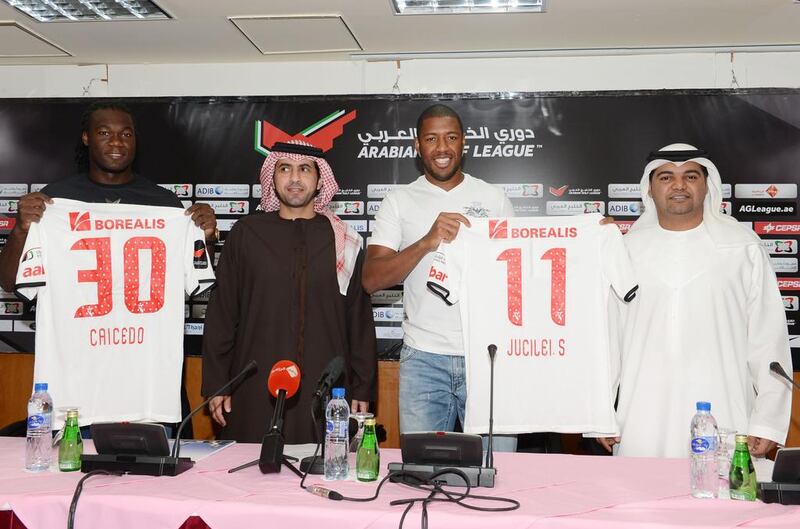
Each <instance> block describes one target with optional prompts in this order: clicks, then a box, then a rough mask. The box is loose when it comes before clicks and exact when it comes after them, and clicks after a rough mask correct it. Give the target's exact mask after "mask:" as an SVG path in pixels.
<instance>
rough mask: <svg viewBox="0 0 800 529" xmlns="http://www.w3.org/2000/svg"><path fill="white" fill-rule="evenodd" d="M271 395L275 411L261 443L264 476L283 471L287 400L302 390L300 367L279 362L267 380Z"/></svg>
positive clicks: (259, 459) (283, 361) (259, 462)
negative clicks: (274, 399)
mask: <svg viewBox="0 0 800 529" xmlns="http://www.w3.org/2000/svg"><path fill="white" fill-rule="evenodd" d="M267 387H268V388H269V392H270V394H272V396H273V397H275V398H276V399H278V400H277V402H276V403H275V411H274V412H273V414H272V421H270V426H269V431H268V432H267V433H266V434H265V435H264V439H262V441H261V455H260V456H259V458H258V468H259V469H261V473H262V474H273V473H275V472H280V471H281V466H282V465H283V445H284V440H283V415H284V409H285V406H286V399H290V398H292V397H294V395H295V393H297V390H298V389H299V388H300V367H298V365H297V364H295V363H294V362H292V361H291V360H279V361H277V362H275V365H273V366H272V370H270V372H269V378H268V379H267Z"/></svg>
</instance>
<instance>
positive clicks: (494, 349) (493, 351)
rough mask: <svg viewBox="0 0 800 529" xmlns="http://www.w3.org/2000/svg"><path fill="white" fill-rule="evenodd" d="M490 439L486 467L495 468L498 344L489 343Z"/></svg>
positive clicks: (487, 444) (487, 445)
mask: <svg viewBox="0 0 800 529" xmlns="http://www.w3.org/2000/svg"><path fill="white" fill-rule="evenodd" d="M487 349H488V350H489V365H490V368H489V441H488V442H487V443H486V468H494V450H493V444H494V443H493V441H494V357H495V355H496V354H497V346H496V345H495V344H489V347H488V348H487Z"/></svg>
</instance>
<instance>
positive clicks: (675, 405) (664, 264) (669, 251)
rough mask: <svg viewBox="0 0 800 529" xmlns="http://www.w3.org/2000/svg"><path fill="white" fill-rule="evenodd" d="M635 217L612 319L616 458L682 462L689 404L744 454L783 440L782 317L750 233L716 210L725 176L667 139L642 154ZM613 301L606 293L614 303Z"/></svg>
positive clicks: (785, 356) (771, 277)
mask: <svg viewBox="0 0 800 529" xmlns="http://www.w3.org/2000/svg"><path fill="white" fill-rule="evenodd" d="M648 162H649V163H648V164H647V166H646V167H645V169H644V174H643V176H642V182H641V193H642V200H643V201H644V207H645V209H644V214H643V215H642V216H641V217H640V218H639V219H638V220H637V221H636V222H635V223H634V224H633V226H632V227H631V230H630V232H629V233H628V234H627V235H626V236H625V244H626V246H627V248H628V251H629V252H630V256H631V262H632V263H633V268H634V270H635V272H636V276H637V278H638V280H639V287H640V288H639V295H638V296H636V299H634V300H633V301H632V302H631V303H630V304H629V305H628V306H624V305H623V304H621V303H619V304H616V307H611V308H612V309H613V310H612V311H611V312H612V313H614V312H617V313H618V316H619V322H618V326H617V330H618V332H619V347H620V348H621V357H620V361H621V364H620V377H619V402H618V406H617V419H618V422H619V427H620V435H619V436H618V437H606V438H601V439H600V443H601V444H603V445H604V446H605V447H606V449H608V450H611V449H612V446H613V445H615V444H618V446H616V447H614V452H615V453H616V454H618V455H625V456H652V457H688V456H689V438H690V436H689V423H690V421H691V418H692V415H693V414H694V413H695V402H697V401H709V402H711V406H712V408H711V412H712V413H713V414H714V416H715V417H716V419H717V423H718V424H719V426H720V427H721V428H733V429H735V430H736V431H737V432H738V433H746V434H747V435H748V444H749V445H750V451H751V453H752V454H753V455H756V456H761V455H764V454H765V453H767V452H768V451H769V450H771V449H772V448H774V447H775V445H776V443H780V444H782V443H784V442H785V440H786V434H787V432H788V428H789V415H790V408H791V390H790V387H789V384H788V383H787V382H786V381H785V380H782V379H781V378H778V377H777V376H776V375H774V374H773V373H771V372H770V370H769V364H770V362H779V363H780V364H781V365H782V366H783V368H784V369H786V370H787V371H789V372H791V367H792V360H791V355H790V350H789V338H788V334H787V328H786V316H785V313H784V309H783V303H782V301H781V297H780V292H779V291H778V285H777V281H776V279H775V273H774V272H773V271H772V268H771V267H770V262H769V257H768V256H767V254H766V252H765V251H764V249H763V248H762V247H761V244H760V241H759V239H758V237H757V236H756V235H755V234H754V233H753V232H752V231H751V230H749V229H747V228H745V227H744V226H742V225H741V224H739V223H738V222H737V221H736V220H735V219H733V218H731V217H729V216H727V215H725V214H723V213H721V212H720V205H721V203H722V181H721V180H720V176H719V172H718V171H717V168H716V167H715V166H714V164H713V163H712V162H711V161H710V160H709V159H708V158H706V154H705V152H704V151H700V150H697V149H696V148H695V147H693V146H691V145H686V144H673V145H669V146H667V147H664V148H663V149H661V150H659V151H656V152H654V153H652V154H651V155H650V157H649V158H648ZM611 302H612V303H614V300H613V299H612V301H611Z"/></svg>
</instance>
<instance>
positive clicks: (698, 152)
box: [647, 149, 708, 163]
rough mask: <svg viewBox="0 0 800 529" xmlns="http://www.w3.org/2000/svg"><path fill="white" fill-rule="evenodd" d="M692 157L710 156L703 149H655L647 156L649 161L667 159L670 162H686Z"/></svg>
mask: <svg viewBox="0 0 800 529" xmlns="http://www.w3.org/2000/svg"><path fill="white" fill-rule="evenodd" d="M692 158H708V153H707V152H706V151H705V150H703V149H692V150H688V151H653V152H651V153H650V154H649V155H648V156H647V162H648V163H649V162H652V161H653V160H667V161H670V162H685V161H686V160H691V159H692Z"/></svg>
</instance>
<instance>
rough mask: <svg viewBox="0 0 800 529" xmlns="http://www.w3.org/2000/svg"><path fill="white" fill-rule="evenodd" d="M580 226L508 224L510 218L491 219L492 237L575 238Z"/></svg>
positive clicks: (490, 233) (490, 232)
mask: <svg viewBox="0 0 800 529" xmlns="http://www.w3.org/2000/svg"><path fill="white" fill-rule="evenodd" d="M577 236H578V228H576V227H574V226H541V227H536V226H523V227H521V228H516V227H514V226H511V227H509V226H508V220H495V219H491V220H489V238H490V239H554V238H568V239H574V238H575V237H577Z"/></svg>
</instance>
